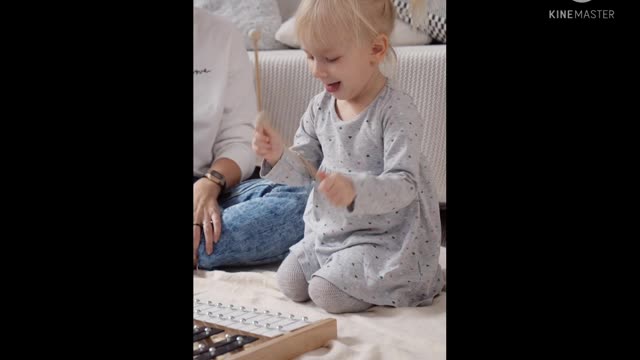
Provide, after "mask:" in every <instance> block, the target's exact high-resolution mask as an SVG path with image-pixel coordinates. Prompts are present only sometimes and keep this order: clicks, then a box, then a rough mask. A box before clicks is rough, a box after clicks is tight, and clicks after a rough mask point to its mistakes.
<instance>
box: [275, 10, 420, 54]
mask: <svg viewBox="0 0 640 360" xmlns="http://www.w3.org/2000/svg"><path fill="white" fill-rule="evenodd" d="M295 21H296V19H295V17H291V18H289V20H287V21H285V22H284V23H283V24H282V25H281V26H280V28H279V29H278V31H276V35H275V38H276V40H278V41H279V42H281V43H283V44H285V45H287V46H289V47H292V48H300V43H299V42H298V39H297V38H296V33H295ZM389 40H390V41H391V46H415V45H426V44H430V43H431V41H432V39H431V37H430V36H429V35H427V34H426V33H425V32H424V31H418V30H416V29H413V28H411V26H410V25H409V24H407V23H405V22H404V21H402V20H399V19H396V23H395V26H394V27H393V31H392V32H391V37H390V39H389Z"/></svg>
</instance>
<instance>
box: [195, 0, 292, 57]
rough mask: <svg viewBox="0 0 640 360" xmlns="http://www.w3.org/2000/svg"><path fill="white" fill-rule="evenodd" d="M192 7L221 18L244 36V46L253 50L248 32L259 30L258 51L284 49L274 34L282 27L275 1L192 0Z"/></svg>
mask: <svg viewBox="0 0 640 360" xmlns="http://www.w3.org/2000/svg"><path fill="white" fill-rule="evenodd" d="M193 6H195V7H200V8H203V9H205V10H207V11H209V12H211V13H214V14H216V15H219V16H223V17H226V18H228V19H229V20H231V22H232V23H233V24H234V25H235V26H236V27H237V28H238V30H240V32H242V33H243V34H244V45H245V48H246V49H247V50H253V40H251V38H250V37H249V31H250V30H252V29H259V30H260V33H261V37H260V41H259V42H258V48H259V49H260V50H276V49H285V48H286V47H285V46H284V45H282V43H280V42H278V41H276V38H275V33H276V31H278V28H279V27H280V25H282V18H281V17H280V10H279V9H278V3H277V2H276V0H259V1H256V0H194V1H193Z"/></svg>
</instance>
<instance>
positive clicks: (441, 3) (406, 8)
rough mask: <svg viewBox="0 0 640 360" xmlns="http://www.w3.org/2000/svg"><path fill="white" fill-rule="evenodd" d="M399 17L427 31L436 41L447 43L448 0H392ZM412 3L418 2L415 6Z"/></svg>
mask: <svg viewBox="0 0 640 360" xmlns="http://www.w3.org/2000/svg"><path fill="white" fill-rule="evenodd" d="M392 2H393V5H394V6H395V8H396V12H397V13H398V18H400V19H401V20H402V21H404V22H406V23H407V24H409V25H411V26H413V27H415V28H417V29H418V30H420V31H423V32H425V33H426V34H427V35H429V36H430V37H431V38H433V39H434V40H435V41H438V42H441V43H443V44H446V43H447V1H446V0H392ZM412 4H416V6H415V8H413V6H412Z"/></svg>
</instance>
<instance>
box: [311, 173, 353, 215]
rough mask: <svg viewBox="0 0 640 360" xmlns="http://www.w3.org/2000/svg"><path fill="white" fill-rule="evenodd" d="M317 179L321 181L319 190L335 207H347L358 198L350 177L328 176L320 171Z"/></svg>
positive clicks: (337, 174) (335, 174)
mask: <svg viewBox="0 0 640 360" xmlns="http://www.w3.org/2000/svg"><path fill="white" fill-rule="evenodd" d="M317 178H318V179H319V180H320V185H319V186H318V190H319V191H320V192H321V193H323V194H324V195H325V196H326V197H327V199H328V200H329V202H330V203H331V204H333V205H334V206H336V207H347V206H349V205H350V204H351V203H352V202H353V200H354V199H355V198H356V189H355V188H354V187H353V183H352V182H351V179H349V178H348V177H346V176H344V175H342V174H339V173H333V174H327V173H325V172H322V171H318V174H317Z"/></svg>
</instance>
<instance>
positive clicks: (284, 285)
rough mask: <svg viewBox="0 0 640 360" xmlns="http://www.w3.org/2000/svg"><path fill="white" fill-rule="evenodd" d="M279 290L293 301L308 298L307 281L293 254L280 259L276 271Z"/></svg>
mask: <svg viewBox="0 0 640 360" xmlns="http://www.w3.org/2000/svg"><path fill="white" fill-rule="evenodd" d="M276 279H278V286H279V287H280V291H282V293H283V294H285V295H286V296H287V297H288V298H289V299H291V300H293V301H298V302H302V301H307V300H309V283H307V280H306V279H305V278H304V273H303V272H302V267H301V266H300V263H299V262H298V259H296V258H295V257H294V256H293V255H291V254H289V255H287V257H286V258H285V259H284V260H283V261H282V264H280V267H279V268H278V272H277V273H276Z"/></svg>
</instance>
